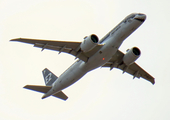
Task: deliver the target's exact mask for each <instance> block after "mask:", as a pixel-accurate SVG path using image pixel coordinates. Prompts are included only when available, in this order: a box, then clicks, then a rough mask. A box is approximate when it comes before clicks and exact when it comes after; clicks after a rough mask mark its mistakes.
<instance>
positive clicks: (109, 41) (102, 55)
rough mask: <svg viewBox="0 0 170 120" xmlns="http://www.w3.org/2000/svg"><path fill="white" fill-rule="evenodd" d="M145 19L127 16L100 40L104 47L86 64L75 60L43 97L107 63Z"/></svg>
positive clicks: (134, 15) (143, 17)
mask: <svg viewBox="0 0 170 120" xmlns="http://www.w3.org/2000/svg"><path fill="white" fill-rule="evenodd" d="M145 18H146V16H145V15H144V14H131V15H129V16H127V17H126V18H125V19H124V20H123V21H122V22H121V23H120V24H118V25H117V26H116V27H115V28H114V29H113V30H111V31H110V32H109V33H108V34H107V35H106V36H105V37H104V38H103V39H101V40H100V44H104V46H103V47H102V48H101V49H100V50H99V51H98V52H96V53H95V54H94V55H93V56H92V57H90V58H89V59H88V61H87V62H84V61H82V60H77V61H76V62H75V63H74V64H73V65H71V66H70V67H69V68H68V69H67V70H66V71H65V72H64V73H63V74H61V75H60V76H59V78H58V79H57V80H56V81H55V82H54V83H53V85H52V89H51V90H50V91H48V92H47V93H46V94H45V97H48V96H50V95H53V94H55V93H57V92H59V91H61V90H63V89H65V88H66V87H68V86H70V85H72V84H73V83H75V82H76V81H78V80H79V79H80V78H81V77H83V76H84V75H85V74H86V73H87V72H89V71H91V70H93V69H96V68H98V67H100V66H102V65H104V64H105V63H106V62H108V61H109V60H110V59H111V58H112V56H113V55H114V54H115V53H116V52H117V50H118V48H119V47H120V45H121V44H122V42H123V41H124V40H125V39H126V38H127V37H128V36H129V35H130V34H131V33H132V32H134V31H135V30H136V29H137V28H138V27H139V26H140V25H141V24H142V23H143V22H144V20H145Z"/></svg>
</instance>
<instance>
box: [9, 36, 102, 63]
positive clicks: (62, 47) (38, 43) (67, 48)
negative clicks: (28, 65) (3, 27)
mask: <svg viewBox="0 0 170 120" xmlns="http://www.w3.org/2000/svg"><path fill="white" fill-rule="evenodd" d="M10 41H18V42H23V43H29V44H33V45H34V47H39V48H42V51H43V50H44V49H50V50H55V51H58V52H59V53H61V52H65V53H69V54H71V55H73V56H75V57H76V58H79V59H81V60H83V61H85V62H86V61H87V60H88V59H89V57H91V56H92V55H94V54H95V53H96V52H97V51H98V50H99V49H100V48H101V47H102V46H103V45H97V46H96V47H95V48H93V49H92V50H91V51H89V52H87V53H84V52H83V51H81V49H80V44H81V42H70V41H52V40H39V39H29V38H17V39H12V40H10Z"/></svg>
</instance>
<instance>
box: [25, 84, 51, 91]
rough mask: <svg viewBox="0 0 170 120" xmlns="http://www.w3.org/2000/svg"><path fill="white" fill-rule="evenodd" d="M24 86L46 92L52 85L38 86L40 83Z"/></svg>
mask: <svg viewBox="0 0 170 120" xmlns="http://www.w3.org/2000/svg"><path fill="white" fill-rule="evenodd" d="M24 88H26V89H29V90H34V91H37V92H41V93H47V92H48V91H49V90H50V89H51V88H52V87H51V86H40V85H26V86H24Z"/></svg>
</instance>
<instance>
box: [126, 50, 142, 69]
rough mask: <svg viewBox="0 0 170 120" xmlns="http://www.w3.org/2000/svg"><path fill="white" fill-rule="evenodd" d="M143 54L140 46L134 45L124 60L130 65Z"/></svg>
mask: <svg viewBox="0 0 170 120" xmlns="http://www.w3.org/2000/svg"><path fill="white" fill-rule="evenodd" d="M140 55H141V52H140V50H139V48H137V47H133V48H131V49H129V50H127V53H126V54H125V55H124V57H123V62H124V63H125V64H126V65H127V66H128V65H131V64H132V63H134V62H135V60H137V59H138V58H139V57H140Z"/></svg>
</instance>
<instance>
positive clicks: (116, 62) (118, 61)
mask: <svg viewBox="0 0 170 120" xmlns="http://www.w3.org/2000/svg"><path fill="white" fill-rule="evenodd" d="M123 56H124V53H122V52H121V51H119V50H118V51H117V52H116V54H115V55H114V56H113V57H112V59H110V60H109V62H107V63H106V64H104V65H103V66H102V67H110V70H111V69H112V68H118V69H120V70H122V71H123V73H124V72H127V73H129V74H130V75H133V78H135V77H137V78H140V77H142V78H144V79H145V80H148V81H150V82H151V83H152V84H155V78H154V77H152V76H151V75H150V74H149V73H147V72H146V71H145V70H144V69H142V68H141V67H140V66H139V65H138V64H136V63H135V62H134V63H132V64H131V65H129V66H127V65H125V64H124V63H123V62H122V60H123Z"/></svg>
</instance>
